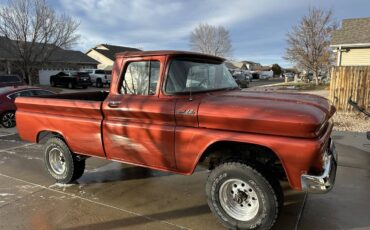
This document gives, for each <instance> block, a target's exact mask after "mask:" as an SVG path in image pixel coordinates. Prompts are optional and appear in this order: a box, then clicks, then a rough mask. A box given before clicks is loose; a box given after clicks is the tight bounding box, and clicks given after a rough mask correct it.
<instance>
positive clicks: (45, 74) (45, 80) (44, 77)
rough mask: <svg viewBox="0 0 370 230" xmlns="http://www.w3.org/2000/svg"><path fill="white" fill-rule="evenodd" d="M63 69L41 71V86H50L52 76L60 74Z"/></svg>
mask: <svg viewBox="0 0 370 230" xmlns="http://www.w3.org/2000/svg"><path fill="white" fill-rule="evenodd" d="M60 71H62V69H53V70H39V81H40V85H50V76H51V75H54V74H57V73H59V72H60Z"/></svg>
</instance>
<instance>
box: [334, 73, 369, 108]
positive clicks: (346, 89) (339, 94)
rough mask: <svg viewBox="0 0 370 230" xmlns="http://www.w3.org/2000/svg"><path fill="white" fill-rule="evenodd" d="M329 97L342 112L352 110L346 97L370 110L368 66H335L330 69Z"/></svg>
mask: <svg viewBox="0 0 370 230" xmlns="http://www.w3.org/2000/svg"><path fill="white" fill-rule="evenodd" d="M330 75H331V79H330V94H329V99H330V101H331V102H332V103H333V104H334V106H335V107H336V108H337V110H338V111H342V112H347V113H350V112H354V111H355V110H354V109H353V107H352V106H351V105H349V104H348V98H349V97H350V96H352V100H353V101H355V102H357V104H358V105H359V106H360V107H362V108H365V109H366V111H369V110H370V105H369V103H370V99H369V96H370V94H369V91H370V66H335V67H332V68H331V71H330Z"/></svg>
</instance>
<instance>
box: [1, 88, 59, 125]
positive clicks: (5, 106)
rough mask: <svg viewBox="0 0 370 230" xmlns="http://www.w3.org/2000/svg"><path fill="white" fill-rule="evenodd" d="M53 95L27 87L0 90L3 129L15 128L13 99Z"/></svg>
mask: <svg viewBox="0 0 370 230" xmlns="http://www.w3.org/2000/svg"><path fill="white" fill-rule="evenodd" d="M52 94H55V93H53V92H51V91H48V90H44V89H41V88H36V87H28V86H15V87H13V86H8V87H2V88H0V122H1V125H2V126H3V127H5V128H12V127H14V126H15V110H16V107H15V104H14V101H15V98H17V97H19V96H22V97H29V96H41V95H52Z"/></svg>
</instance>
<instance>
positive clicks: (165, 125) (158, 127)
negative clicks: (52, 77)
mask: <svg viewBox="0 0 370 230" xmlns="http://www.w3.org/2000/svg"><path fill="white" fill-rule="evenodd" d="M160 58H163V59H164V57H158V58H157V59H156V57H149V58H145V59H143V58H140V60H138V61H130V60H126V61H125V62H124V63H123V64H122V65H123V68H122V69H123V71H122V74H121V76H116V77H119V78H118V81H116V83H113V84H112V88H111V93H110V95H109V96H108V98H107V99H106V100H105V102H104V103H103V113H104V117H105V118H104V121H103V142H104V147H105V151H106V154H107V157H108V158H109V159H113V160H119V161H124V162H129V163H134V164H139V165H146V166H150V167H154V168H164V169H171V168H172V169H175V166H176V165H175V159H174V131H175V117H174V109H175V100H174V99H173V98H160V97H159V88H160V84H159V83H160V82H161V80H160V77H161V76H162V75H163V72H164V67H163V66H162V65H163V64H161V62H160ZM134 60H135V59H134ZM162 63H163V62H162ZM115 74H117V72H115ZM114 85H117V86H116V89H115V88H114Z"/></svg>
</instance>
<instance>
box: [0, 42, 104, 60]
mask: <svg viewBox="0 0 370 230" xmlns="http://www.w3.org/2000/svg"><path fill="white" fill-rule="evenodd" d="M15 42H16V41H14V40H9V39H7V38H5V37H1V36H0V59H2V60H20V59H21V58H20V55H19V53H18V52H17V51H16V50H15V48H14V47H15V44H14V43H15ZM12 43H13V44H12ZM41 46H42V44H39V43H37V44H35V47H34V49H35V50H37V49H39V50H40V49H41ZM50 46H51V45H50ZM54 48H56V49H55V51H54V52H53V53H52V54H51V56H50V57H49V58H48V59H47V60H46V61H49V62H64V63H83V64H99V62H97V61H96V60H94V59H92V58H91V57H89V56H87V55H86V54H84V53H82V52H81V51H75V50H65V49H62V48H59V47H54ZM40 61H41V59H40Z"/></svg>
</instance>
